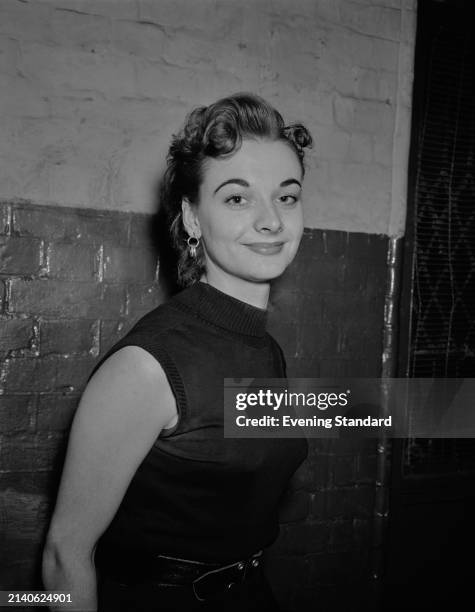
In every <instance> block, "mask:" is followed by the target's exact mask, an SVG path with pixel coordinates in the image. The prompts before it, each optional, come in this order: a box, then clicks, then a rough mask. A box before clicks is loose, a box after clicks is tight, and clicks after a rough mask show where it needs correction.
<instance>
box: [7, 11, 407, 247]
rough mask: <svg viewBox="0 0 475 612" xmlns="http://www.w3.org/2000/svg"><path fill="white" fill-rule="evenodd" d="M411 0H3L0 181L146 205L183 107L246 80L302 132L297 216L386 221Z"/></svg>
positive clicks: (395, 177) (350, 224)
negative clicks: (306, 144) (309, 146)
mask: <svg viewBox="0 0 475 612" xmlns="http://www.w3.org/2000/svg"><path fill="white" fill-rule="evenodd" d="M415 4H416V0H364V1H361V0H358V1H354V0H292V1H290V0H272V1H269V0H244V1H239V2H238V1H237V0H193V1H192V0H41V1H38V2H27V1H18V0H2V2H1V3H0V90H1V92H2V94H1V95H2V120H1V121H0V157H1V159H2V163H1V164H0V197H3V198H12V197H13V198H26V199H30V200H32V201H35V202H37V203H55V204H58V205H61V206H78V207H85V208H87V207H89V208H104V209H115V210H133V211H137V212H149V213H150V212H153V205H154V200H153V198H152V197H151V195H152V194H153V190H154V183H155V180H156V176H157V166H158V165H159V164H160V163H161V162H162V160H163V159H164V157H165V152H166V150H167V148H168V143H169V141H170V136H171V133H172V132H173V131H176V129H177V128H178V126H179V125H181V123H182V121H183V118H184V116H185V113H186V112H187V111H189V110H191V108H192V107H194V106H196V105H200V104H209V103H210V102H212V101H214V100H216V99H217V98H218V97H221V96H224V95H228V94H230V93H232V92H235V91H255V92H256V93H258V94H260V95H262V96H264V97H265V98H266V99H269V101H271V102H272V103H274V104H275V105H276V107H277V108H278V109H279V110H280V111H281V112H282V114H283V115H284V117H285V118H286V119H287V120H288V121H295V120H298V121H303V122H305V124H306V125H307V126H308V127H309V129H310V130H311V131H312V133H313V134H314V136H315V139H316V142H317V147H316V149H315V153H314V154H313V155H311V156H310V158H309V171H308V174H307V179H306V189H307V193H308V194H310V197H309V198H308V206H307V207H306V211H305V212H306V217H307V225H308V226H309V227H318V228H330V229H339V230H344V231H358V232H367V233H374V234H379V233H384V234H390V235H394V233H398V232H399V233H401V232H402V228H403V227H404V211H405V185H406V174H407V173H406V168H407V150H408V142H409V114H410V105H411V104H410V92H411V85H412V56H413V49H414V38H415V10H414V9H415ZM315 201H318V206H314V205H313V203H314V202H315Z"/></svg>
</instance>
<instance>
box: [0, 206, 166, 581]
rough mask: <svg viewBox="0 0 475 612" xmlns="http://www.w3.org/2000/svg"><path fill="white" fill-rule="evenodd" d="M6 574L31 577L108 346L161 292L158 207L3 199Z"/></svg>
mask: <svg viewBox="0 0 475 612" xmlns="http://www.w3.org/2000/svg"><path fill="white" fill-rule="evenodd" d="M0 215H1V218H2V221H3V222H2V224H1V225H0V296H1V310H0V337H1V343H0V357H1V365H0V383H1V392H2V395H0V435H1V438H0V548H2V555H1V561H0V564H1V567H0V577H1V582H2V583H3V586H4V587H6V586H9V587H13V586H17V587H26V586H27V585H29V584H33V583H34V581H35V580H36V579H37V578H38V573H37V570H38V564H37V560H38V553H39V550H40V547H41V541H42V538H43V535H44V530H45V528H46V526H47V521H48V518H49V513H50V509H51V502H52V501H53V500H54V494H55V490H56V484H57V477H58V470H59V469H60V467H61V463H62V458H63V457H62V454H63V451H64V447H65V436H66V434H67V430H68V427H69V425H70V422H71V418H72V416H73V413H74V410H75V408H76V405H77V402H78V399H79V396H80V394H81V391H82V389H83V387H84V384H85V382H86V380H87V378H88V376H89V374H90V372H91V369H92V367H93V365H94V364H95V362H96V360H97V358H98V355H99V354H100V353H103V352H104V350H105V349H107V348H108V347H109V346H111V344H113V342H114V341H115V340H117V339H118V338H119V337H120V336H122V335H123V334H124V332H125V331H126V330H127V329H128V328H129V327H130V325H131V324H132V323H133V322H134V321H135V320H136V319H137V318H138V317H139V316H141V315H142V314H144V313H145V312H147V311H149V310H151V309H152V308H153V307H154V306H155V304H156V303H157V302H159V301H160V299H161V291H160V289H159V286H158V283H157V273H158V267H157V253H156V251H155V250H154V248H153V241H152V240H151V238H150V235H149V229H148V228H149V222H150V218H149V216H147V215H140V214H132V213H118V212H116V213H107V212H101V211H91V210H84V209H81V210H77V209H65V208H59V209H58V208H55V207H48V206H39V207H38V206H33V205H30V204H26V203H15V204H9V203H1V204H0Z"/></svg>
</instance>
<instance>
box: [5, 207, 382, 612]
mask: <svg viewBox="0 0 475 612" xmlns="http://www.w3.org/2000/svg"><path fill="white" fill-rule="evenodd" d="M0 214H1V218H2V219H3V223H2V224H1V226H0V245H1V246H0V253H1V255H2V257H1V262H2V263H1V269H0V284H1V288H2V291H1V296H2V306H1V311H0V330H1V333H2V343H1V351H2V352H1V365H0V368H1V369H0V372H1V383H2V392H3V394H2V395H0V432H1V434H0V534H1V536H0V537H1V538H2V539H1V542H0V544H1V546H2V552H3V555H2V558H1V561H0V576H1V577H2V578H1V584H0V587H1V588H7V587H10V588H13V587H16V588H27V587H34V586H39V582H38V580H39V573H38V571H39V554H40V552H41V545H42V540H43V537H44V533H45V529H46V528H47V524H48V520H49V516H50V512H51V509H52V502H53V501H54V496H55V492H56V487H57V482H58V476H59V470H60V468H61V465H62V461H63V452H64V449H65V441H66V434H67V429H68V426H69V424H70V421H71V418H72V415H73V413H74V410H75V407H76V405H77V401H78V399H79V396H80V393H81V390H82V389H83V387H84V384H85V382H86V379H87V377H88V375H89V373H90V371H91V369H92V367H93V365H94V363H95V362H96V360H97V358H98V356H99V354H101V353H103V352H104V351H105V350H106V349H107V348H108V347H109V346H110V345H111V344H112V343H113V342H114V341H115V340H116V339H118V338H119V337H120V336H122V335H123V334H124V333H125V331H126V330H127V329H128V328H129V327H130V325H131V324H132V323H133V322H134V321H135V320H137V318H138V317H140V316H141V315H142V314H144V313H145V312H147V311H149V310H151V309H152V308H153V307H154V306H155V305H156V304H158V303H159V302H160V301H161V300H162V299H163V297H164V291H163V290H161V289H160V285H159V283H158V282H157V271H158V268H157V253H156V250H155V247H154V240H153V239H152V237H151V231H150V228H151V224H152V219H151V217H150V216H147V215H143V214H136V213H119V212H112V211H109V212H106V211H94V210H86V209H72V208H57V207H56V208H55V207H47V206H35V205H33V204H29V203H22V202H17V203H2V204H1V206H0ZM386 243H387V239H386V238H384V237H378V236H370V235H363V234H351V233H347V232H337V231H317V230H310V229H307V230H305V233H304V238H303V241H302V245H301V248H300V251H299V255H298V257H297V259H296V261H295V262H294V263H293V264H292V266H291V267H290V268H289V270H288V271H287V272H286V274H285V276H284V277H283V278H282V279H281V280H280V281H279V282H278V283H277V284H276V285H275V287H274V291H273V295H272V302H271V305H270V311H271V315H270V330H271V332H273V333H274V335H275V336H276V337H277V338H278V340H279V341H280V342H281V344H282V346H283V348H284V350H285V352H286V355H287V359H288V371H289V375H290V376H296V375H299V376H308V377H316V376H327V375H331V376H339V375H340V376H377V375H378V374H379V369H380V355H381V333H380V329H381V322H382V316H383V315H382V309H383V299H384V282H385V251H386ZM355 312H358V319H356V320H355V317H354V313H355ZM375 457H376V455H375V445H374V441H372V442H369V443H368V442H365V443H362V442H358V443H355V442H351V441H323V440H313V441H311V444H310V454H309V460H308V461H307V462H306V463H305V464H304V465H303V467H302V469H301V470H299V472H298V474H297V476H296V478H295V481H294V483H293V485H292V490H291V491H290V492H289V494H288V497H287V499H286V500H285V503H284V505H283V508H282V533H281V536H280V538H279V540H278V541H277V543H276V545H275V546H274V547H273V549H272V550H271V553H270V555H269V571H270V574H271V577H272V580H273V583H274V584H275V585H276V587H277V594H278V596H279V598H280V600H281V601H282V602H283V603H284V604H285V605H287V606H288V608H289V610H295V611H297V610H300V609H301V607H302V606H303V605H309V604H311V603H314V602H317V601H318V602H319V606H320V608H319V609H320V610H322V611H323V610H326V609H327V608H326V606H327V604H326V603H325V602H329V603H328V609H330V607H331V609H332V611H335V610H342V611H343V610H345V612H347V610H349V608H348V607H347V602H346V603H345V600H344V599H342V597H344V596H345V594H346V593H348V590H345V589H343V590H342V588H341V586H342V585H349V584H352V585H355V584H357V585H358V586H359V587H360V586H361V585H365V584H366V583H368V582H369V576H368V571H369V570H368V553H369V549H370V546H371V538H370V530H371V519H372V513H373V497H374V480H375ZM363 590H364V589H363ZM352 593H353V591H352ZM352 597H353V598H354V593H353V594H352ZM338 601H340V603H339V604H338ZM337 606H339V607H337ZM345 606H346V607H345Z"/></svg>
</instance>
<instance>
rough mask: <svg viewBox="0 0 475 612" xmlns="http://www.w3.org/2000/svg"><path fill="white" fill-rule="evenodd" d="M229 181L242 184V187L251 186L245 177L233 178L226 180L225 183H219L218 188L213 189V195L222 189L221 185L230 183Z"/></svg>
mask: <svg viewBox="0 0 475 612" xmlns="http://www.w3.org/2000/svg"><path fill="white" fill-rule="evenodd" d="M229 183H234V184H236V185H241V187H250V185H249V183H248V182H247V181H245V180H244V179H240V178H231V179H228V180H227V181H224V183H221V185H219V187H216V189H215V190H214V191H213V195H215V194H216V192H217V191H219V190H220V189H221V187H224V186H225V185H229Z"/></svg>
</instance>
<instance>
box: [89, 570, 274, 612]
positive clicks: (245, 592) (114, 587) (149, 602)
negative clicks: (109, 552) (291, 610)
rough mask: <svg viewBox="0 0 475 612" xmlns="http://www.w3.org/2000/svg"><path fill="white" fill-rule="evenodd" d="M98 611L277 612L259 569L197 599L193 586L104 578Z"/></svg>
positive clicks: (99, 590)
mask: <svg viewBox="0 0 475 612" xmlns="http://www.w3.org/2000/svg"><path fill="white" fill-rule="evenodd" d="M98 596H99V606H98V612H195V611H196V612H198V611H199V612H279V610H280V609H279V607H278V605H277V602H276V601H275V599H274V596H273V594H272V591H271V589H270V587H269V584H268V582H267V580H266V578H265V576H264V573H263V572H262V570H261V569H259V571H255V572H253V575H252V576H251V578H249V579H246V580H245V581H244V582H243V583H240V584H233V585H232V586H231V587H230V588H228V587H225V588H223V589H221V590H219V591H218V592H216V593H214V594H213V596H211V597H209V598H208V599H207V600H206V601H204V602H201V601H199V600H198V599H197V598H196V596H195V594H194V592H193V588H192V586H188V585H187V586H164V585H159V584H154V583H144V584H136V585H125V584H121V583H119V582H114V581H113V580H110V579H108V578H103V579H102V581H100V583H99V589H98Z"/></svg>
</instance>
